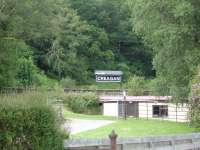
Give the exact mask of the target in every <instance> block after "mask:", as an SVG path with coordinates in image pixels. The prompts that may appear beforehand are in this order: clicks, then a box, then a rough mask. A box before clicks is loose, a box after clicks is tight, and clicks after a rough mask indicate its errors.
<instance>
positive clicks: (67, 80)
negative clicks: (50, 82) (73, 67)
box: [60, 77, 76, 88]
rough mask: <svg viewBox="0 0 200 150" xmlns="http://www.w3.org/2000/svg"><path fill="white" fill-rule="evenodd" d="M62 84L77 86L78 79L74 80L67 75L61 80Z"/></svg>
mask: <svg viewBox="0 0 200 150" xmlns="http://www.w3.org/2000/svg"><path fill="white" fill-rule="evenodd" d="M60 85H61V87H63V88H73V87H75V86H76V81H75V80H72V79H71V78H69V77H66V78H64V79H62V80H60Z"/></svg>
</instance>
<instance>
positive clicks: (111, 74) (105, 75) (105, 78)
mask: <svg viewBox="0 0 200 150" xmlns="http://www.w3.org/2000/svg"><path fill="white" fill-rule="evenodd" d="M95 75H96V82H121V80H122V75H123V73H122V71H103V70H97V71H95Z"/></svg>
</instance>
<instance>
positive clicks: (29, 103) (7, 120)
mask: <svg viewBox="0 0 200 150" xmlns="http://www.w3.org/2000/svg"><path fill="white" fill-rule="evenodd" d="M0 112H1V113H0V149H2V150H9V149H10V150H11V149H12V150H18V149H20V150H62V149H63V138H64V136H65V135H64V134H63V133H61V131H60V129H59V126H58V124H57V115H56V113H55V112H54V110H53V108H52V107H51V106H49V105H47V101H46V96H45V94H41V93H25V94H18V95H9V96H0Z"/></svg>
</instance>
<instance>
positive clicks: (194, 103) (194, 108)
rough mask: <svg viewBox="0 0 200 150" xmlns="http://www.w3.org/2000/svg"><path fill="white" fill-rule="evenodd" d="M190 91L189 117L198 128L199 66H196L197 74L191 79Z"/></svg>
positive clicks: (199, 123) (199, 126) (199, 100)
mask: <svg viewBox="0 0 200 150" xmlns="http://www.w3.org/2000/svg"><path fill="white" fill-rule="evenodd" d="M191 84H192V85H191V86H192V87H191V92H190V100H189V104H190V105H189V106H190V112H189V113H190V119H191V123H192V125H193V126H195V127H196V128H198V129H200V105H199V104H200V67H198V74H197V75H196V76H195V77H194V78H193V80H192V81H191Z"/></svg>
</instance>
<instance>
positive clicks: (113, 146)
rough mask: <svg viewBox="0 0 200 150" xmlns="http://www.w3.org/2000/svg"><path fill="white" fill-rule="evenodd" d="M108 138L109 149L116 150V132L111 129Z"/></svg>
mask: <svg viewBox="0 0 200 150" xmlns="http://www.w3.org/2000/svg"><path fill="white" fill-rule="evenodd" d="M109 138H110V150H117V134H116V133H115V131H114V130H112V132H111V134H110V135H109Z"/></svg>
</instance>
